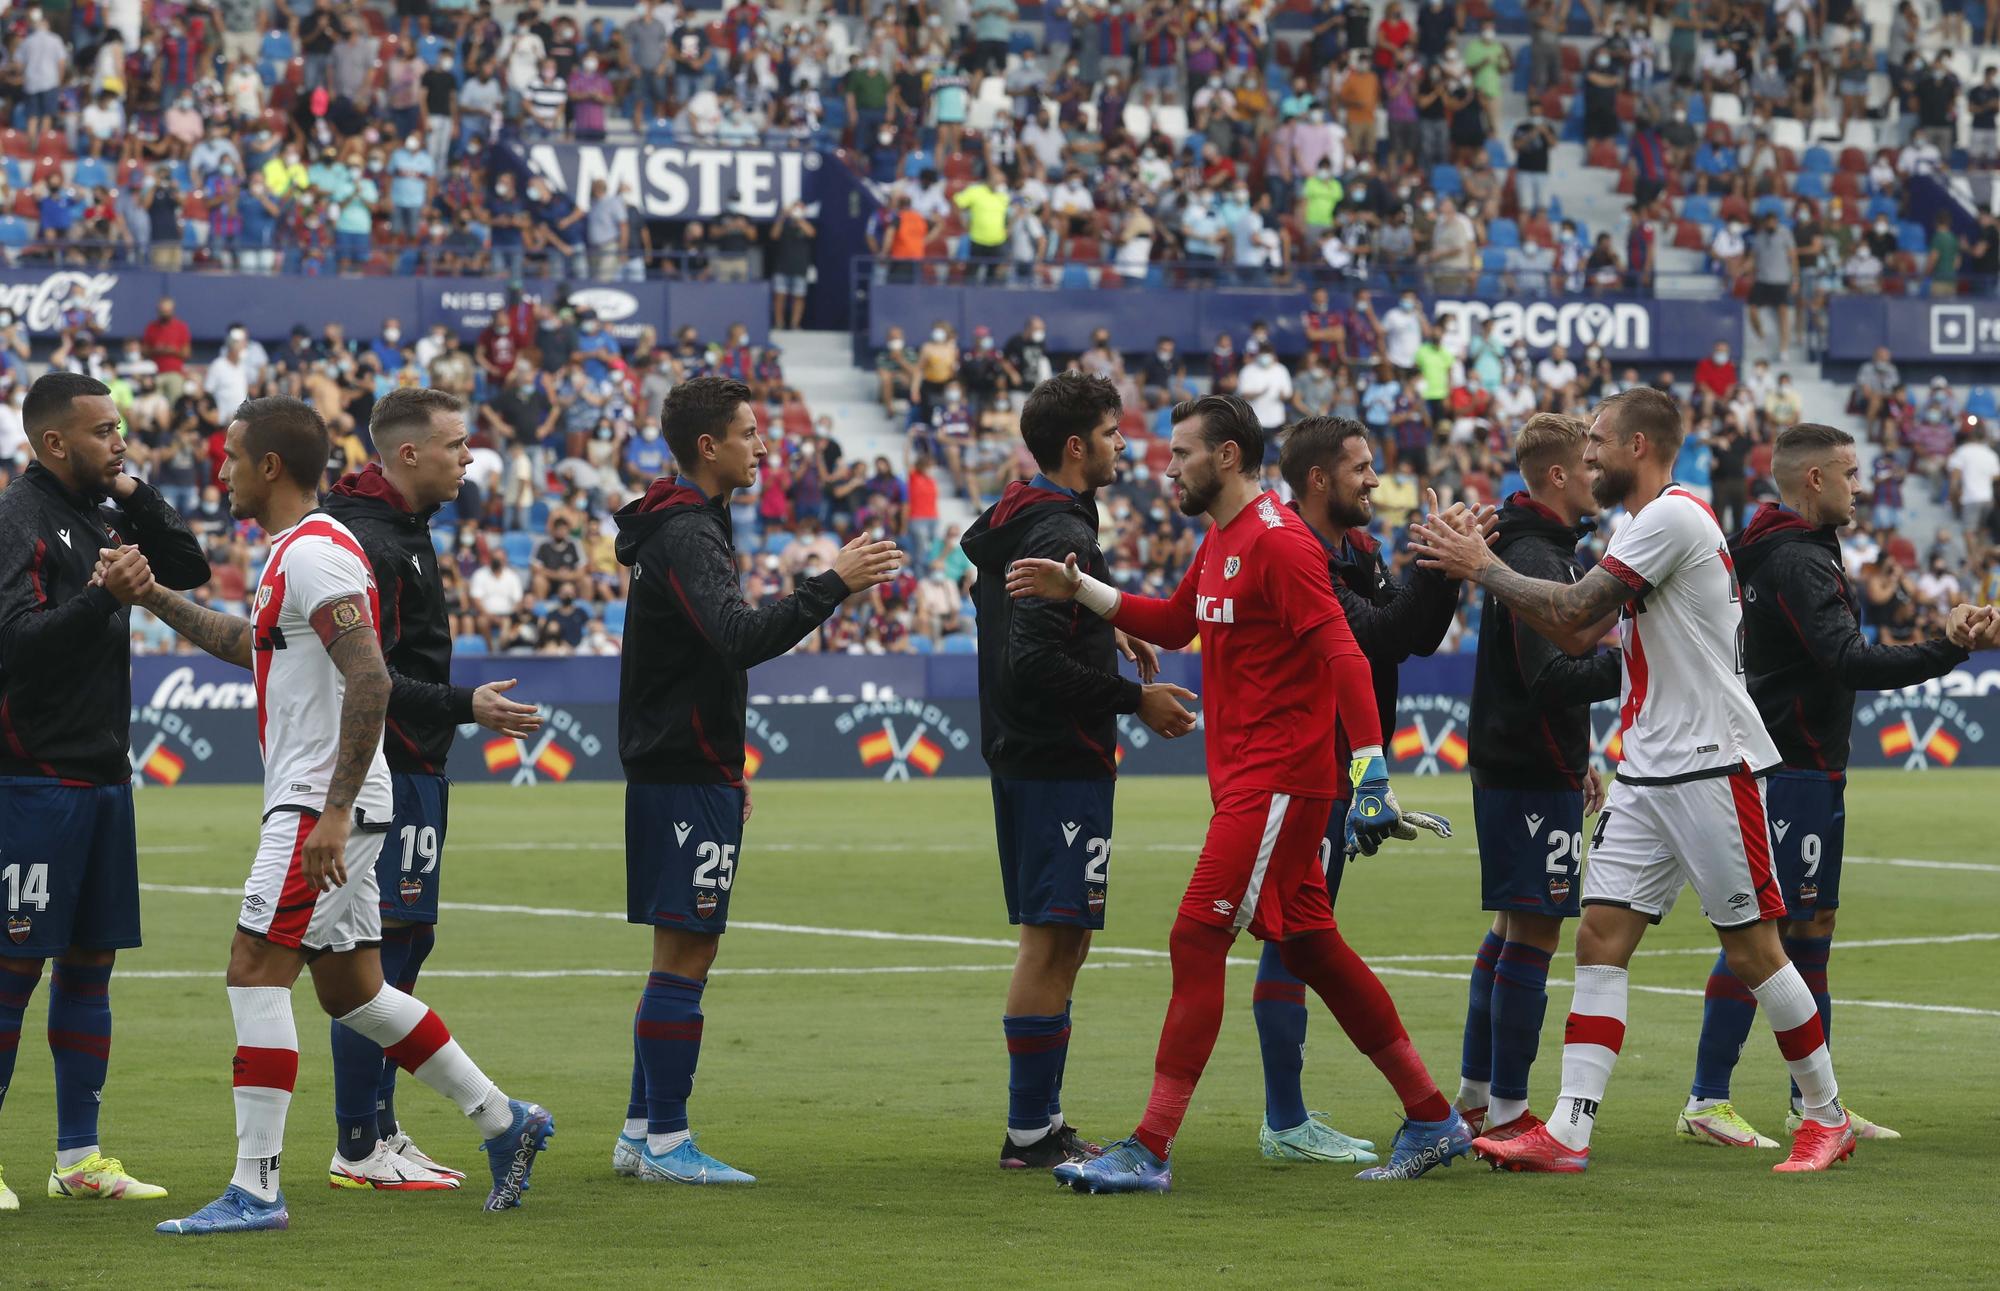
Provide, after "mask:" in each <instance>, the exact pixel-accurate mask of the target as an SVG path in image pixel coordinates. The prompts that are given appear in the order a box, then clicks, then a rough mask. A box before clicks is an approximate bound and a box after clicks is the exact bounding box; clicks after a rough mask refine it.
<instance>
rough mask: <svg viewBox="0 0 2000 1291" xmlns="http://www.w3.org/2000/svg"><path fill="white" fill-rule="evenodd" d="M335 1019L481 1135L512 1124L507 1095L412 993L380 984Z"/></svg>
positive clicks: (489, 1134) (512, 1119) (491, 1133)
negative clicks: (455, 1109)
mask: <svg viewBox="0 0 2000 1291" xmlns="http://www.w3.org/2000/svg"><path fill="white" fill-rule="evenodd" d="M340 1021H341V1022H342V1024H344V1025H345V1026H348V1027H350V1028H352V1029H353V1030H354V1031H355V1032H356V1033H357V1034H359V1035H364V1036H366V1037H368V1039H370V1040H372V1041H374V1042H375V1043H376V1044H378V1045H381V1046H382V1053H383V1054H384V1056H386V1057H387V1058H388V1059H389V1061H391V1062H393V1063H395V1064H396V1065H397V1066H398V1067H401V1068H402V1069H403V1070H404V1071H407V1072H409V1073H410V1074H411V1075H412V1076H415V1077H416V1078H417V1079H418V1080H421V1081H423V1082H424V1083H425V1084H426V1085H429V1086H430V1087H431V1088H432V1089H435V1090H436V1091H437V1092H438V1093H440V1094H443V1095H444V1096H445V1097H446V1098H449V1099H450V1100H451V1101H452V1102H454V1103H456V1104H457V1105H458V1110H459V1111H461V1112H464V1113H465V1114H466V1115H467V1116H469V1117H471V1118H472V1122H473V1124H475V1125H477V1126H478V1127H479V1133H480V1135H481V1137H484V1138H489V1139H490V1138H492V1137H494V1136H495V1135H497V1134H500V1133H502V1132H504V1131H505V1130H506V1129H507V1127H508V1126H509V1125H512V1124H513V1123H514V1113H513V1111H512V1110H511V1109H510V1108H509V1107H508V1106H507V1096H506V1095H505V1094H503V1093H501V1092H500V1087H499V1086H498V1085H495V1084H494V1083H493V1082H492V1081H490V1080H488V1079H487V1078H486V1073H485V1072H483V1071H481V1070H479V1068H478V1066H477V1065H476V1064H474V1062H473V1061H472V1059H471V1058H468V1057H467V1056H466V1054H465V1050H463V1049H461V1048H459V1046H458V1041H456V1040H454V1039H452V1038H451V1032H450V1031H449V1030H447V1029H446V1028H445V1025H444V1021H443V1019H441V1018H439V1017H438V1015H437V1014H435V1013H433V1012H431V1011H430V1009H428V1008H426V1007H425V1006H424V1002H423V1001H422V1000H419V999H418V998H416V997H415V996H414V995H406V994H404V993H403V992H402V991H399V990H397V989H396V988H395V987H393V986H390V985H388V984H387V983H384V984H383V986H382V989H381V991H380V992H378V993H377V994H376V996H375V998H374V999H372V1000H370V1001H368V1002H367V1003H366V1004H364V1005H362V1006H361V1007H360V1008H358V1009H356V1010H354V1012H352V1013H349V1014H348V1015H346V1016H345V1017H343V1018H341V1019H340Z"/></svg>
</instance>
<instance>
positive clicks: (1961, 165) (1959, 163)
mask: <svg viewBox="0 0 2000 1291" xmlns="http://www.w3.org/2000/svg"><path fill="white" fill-rule="evenodd" d="M1944 164H1945V168H1946V169H1947V170H1950V171H1952V172H1954V173H1960V174H1962V173H1963V172H1965V171H1967V170H1969V169H1971V167H1972V154H1971V153H1970V152H1969V151H1967V150H1966V149H1964V148H1953V149H1952V150H1951V156H1949V157H1947V158H1946V159H1945V163H1944Z"/></svg>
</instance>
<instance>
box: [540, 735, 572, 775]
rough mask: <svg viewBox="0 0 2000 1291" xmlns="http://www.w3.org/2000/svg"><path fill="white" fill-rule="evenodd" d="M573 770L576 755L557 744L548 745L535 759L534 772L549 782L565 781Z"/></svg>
mask: <svg viewBox="0 0 2000 1291" xmlns="http://www.w3.org/2000/svg"><path fill="white" fill-rule="evenodd" d="M575 769H576V755H575V754H573V753H571V752H570V751H569V750H568V749H565V748H563V747H562V746H561V745H559V744H553V743H552V744H550V745H549V746H548V747H547V748H545V749H543V750H542V751H541V753H540V754H539V755H537V756H536V758H535V770H537V771H539V772H541V773H542V774H543V775H545V776H547V777H548V778H549V779H551V780H556V781H562V780H567V779H569V773H570V772H571V771H573V770H575Z"/></svg>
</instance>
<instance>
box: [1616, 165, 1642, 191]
mask: <svg viewBox="0 0 2000 1291" xmlns="http://www.w3.org/2000/svg"><path fill="white" fill-rule="evenodd" d="M1638 182H1639V172H1638V171H1637V170H1635V169H1633V168H1632V167H1631V166H1629V165H1628V166H1626V167H1625V168H1624V169H1623V170H1621V171H1619V172H1618V191H1619V192H1620V193H1622V194H1624V195H1625V196H1627V197H1630V196H1631V195H1632V190H1633V189H1634V188H1635V187H1636V186H1637V185H1638Z"/></svg>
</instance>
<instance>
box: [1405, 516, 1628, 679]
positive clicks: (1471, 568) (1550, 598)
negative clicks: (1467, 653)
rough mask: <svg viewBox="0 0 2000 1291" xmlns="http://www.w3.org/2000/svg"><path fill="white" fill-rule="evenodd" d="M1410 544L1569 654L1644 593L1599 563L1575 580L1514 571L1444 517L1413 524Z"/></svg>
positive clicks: (1425, 561) (1426, 561)
mask: <svg viewBox="0 0 2000 1291" xmlns="http://www.w3.org/2000/svg"><path fill="white" fill-rule="evenodd" d="M1410 534H1411V537H1410V546H1411V548H1412V549H1413V550H1415V551H1416V553H1417V555H1418V557H1419V559H1418V562H1417V563H1418V564H1419V565H1420V566H1422V567H1423V568H1425V569H1435V570H1438V571H1440V572H1441V573H1443V574H1444V575H1445V576H1446V577H1447V578H1461V579H1465V580H1467V581H1469V582H1475V583H1478V584H1480V585H1481V586H1483V587H1485V588H1486V592H1487V594H1488V595H1489V596H1497V597H1499V598H1500V600H1501V602H1502V603H1503V604H1505V605H1506V606H1507V608H1508V609H1510V610H1512V611H1514V614H1515V616H1516V617H1517V618H1519V619H1520V620H1521V621H1522V622H1523V623H1525V624H1527V625H1528V626H1529V627H1531V628H1533V629H1534V630H1535V631H1537V632H1539V633H1541V634H1542V635H1543V636H1545V637H1547V638H1548V639H1549V640H1550V641H1551V642H1553V643H1554V644H1555V645H1557V646H1559V647H1561V649H1562V650H1563V651H1564V652H1565V653H1568V654H1578V655H1580V654H1586V653H1588V652H1589V651H1590V650H1591V649H1592V648H1593V647H1594V646H1595V645H1596V644H1597V639H1598V638H1599V637H1601V636H1603V635H1604V633H1605V631H1606V630H1607V629H1609V627H1610V626H1611V623H1612V621H1613V620H1614V618H1615V616H1616V615H1617V612H1618V608H1619V607H1620V606H1621V605H1623V604H1625V602H1627V601H1629V600H1632V599H1633V598H1634V597H1637V596H1641V595H1643V594H1644V593H1645V590H1646V589H1645V587H1644V586H1643V585H1641V586H1639V587H1634V586H1632V584H1631V583H1629V582H1626V581H1625V580H1624V579H1621V578H1619V577H1618V576H1617V575H1615V574H1613V573H1612V572H1611V571H1610V570H1608V569H1605V568H1604V567H1602V566H1599V567H1598V568H1596V569H1593V570H1591V571H1590V572H1589V573H1588V574H1585V575H1584V576H1583V578H1582V579H1581V580H1580V581H1578V582H1574V583H1557V582H1552V581H1550V580H1548V579H1541V578H1529V577H1528V576H1527V575H1526V574H1521V573H1517V572H1516V571H1514V570H1512V569H1509V568H1508V567H1507V565H1506V564H1505V563H1504V562H1503V561H1502V560H1501V559H1500V558H1499V557H1498V556H1496V555H1494V554H1493V551H1492V549H1491V548H1489V547H1488V546H1487V545H1486V540H1485V538H1484V537H1483V536H1477V535H1474V534H1469V533H1467V532H1465V531H1464V530H1461V529H1459V528H1457V527H1456V526H1454V525H1452V524H1450V523H1449V522H1447V521H1444V520H1441V519H1438V518H1435V517H1433V518H1431V519H1427V520H1424V521H1422V522H1420V523H1418V524H1416V525H1413V526H1412V527H1411V530H1410Z"/></svg>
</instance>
